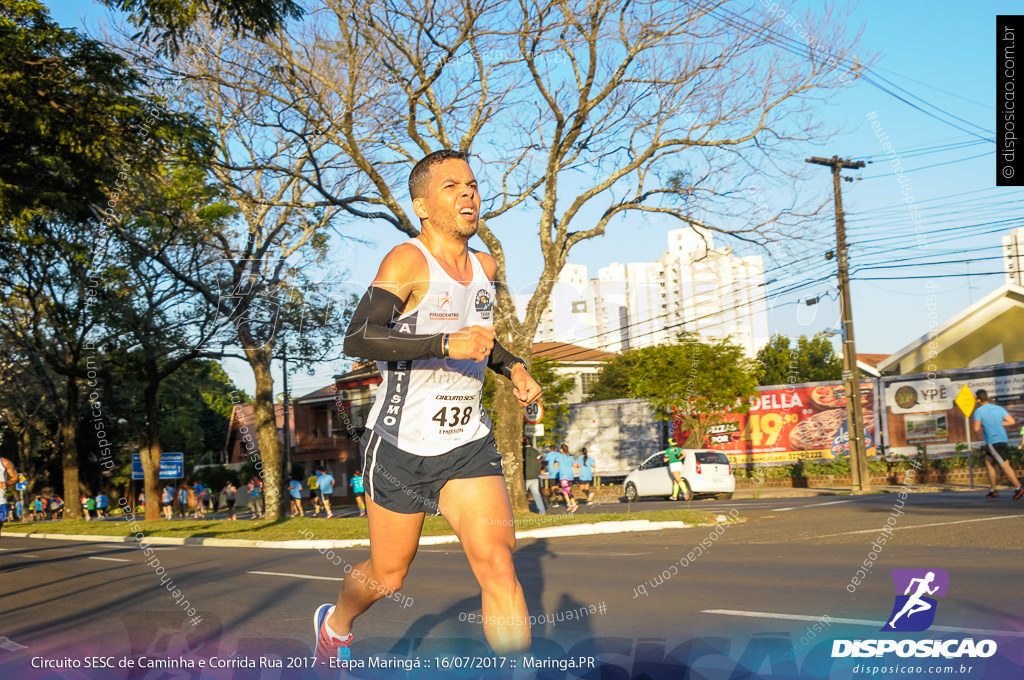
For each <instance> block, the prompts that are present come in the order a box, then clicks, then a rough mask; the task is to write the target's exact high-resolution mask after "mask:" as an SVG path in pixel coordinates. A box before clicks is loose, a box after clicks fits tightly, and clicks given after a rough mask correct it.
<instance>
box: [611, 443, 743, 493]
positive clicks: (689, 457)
mask: <svg viewBox="0 0 1024 680" xmlns="http://www.w3.org/2000/svg"><path fill="white" fill-rule="evenodd" d="M683 453H684V454H685V456H686V457H685V458H684V459H683V474H682V477H683V485H684V486H683V493H682V494H681V495H680V498H682V499H684V500H689V499H690V498H692V497H693V496H694V495H699V494H708V495H714V496H717V497H718V498H724V499H729V498H732V494H733V492H734V491H735V490H736V477H735V476H734V475H733V474H732V465H731V464H730V463H729V457H728V456H726V455H725V454H724V453H722V452H721V451H710V450H708V449H683ZM622 488H623V490H624V491H625V493H626V500H627V501H635V500H637V499H639V498H643V497H645V496H655V497H657V496H660V497H662V498H668V497H669V496H671V495H672V475H671V473H669V470H668V463H667V462H665V452H664V451H658V452H657V453H656V454H654V455H653V456H651V457H650V458H648V459H647V460H645V461H644V462H643V463H641V464H640V467H638V468H637V469H636V470H633V471H632V472H630V473H629V474H628V475H626V479H625V480H624V481H623V482H622Z"/></svg>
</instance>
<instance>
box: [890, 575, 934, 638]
mask: <svg viewBox="0 0 1024 680" xmlns="http://www.w3.org/2000/svg"><path fill="white" fill-rule="evenodd" d="M889 574H890V575H891V576H892V580H893V583H894V585H895V586H896V593H897V595H896V602H895V604H893V607H892V614H890V615H889V622H888V623H886V624H885V626H884V627H883V628H882V630H898V631H904V632H913V631H922V630H927V629H928V628H929V627H930V626H931V625H932V623H933V622H934V621H935V608H936V606H937V605H938V602H937V601H936V600H935V599H933V598H931V597H928V596H929V595H937V596H938V597H945V596H946V588H947V587H949V574H948V573H946V571H945V570H943V569H893V570H892V571H890V572H889ZM901 592H902V593H903V594H902V595H900V594H899V593H901Z"/></svg>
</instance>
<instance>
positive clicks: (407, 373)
mask: <svg viewBox="0 0 1024 680" xmlns="http://www.w3.org/2000/svg"><path fill="white" fill-rule="evenodd" d="M408 243H411V244H413V245H414V246H416V247H417V248H419V249H420V252H422V253H423V257H425V258H426V260H427V266H428V267H429V271H430V285H429V288H428V290H427V294H426V295H425V296H424V297H423V299H422V300H420V302H419V304H417V305H416V307H414V308H413V309H411V310H409V311H408V312H406V313H404V314H403V315H402V316H401V317H399V318H398V319H396V320H394V321H393V322H392V330H393V332H395V333H397V334H409V335H433V334H435V333H454V332H456V331H458V330H459V329H461V328H464V327H465V326H491V325H493V324H494V284H492V283H491V280H490V279H489V278H488V277H487V274H486V273H484V268H483V266H482V265H481V264H480V261H479V259H477V257H476V255H474V254H473V253H470V255H469V259H470V262H472V266H473V280H472V281H471V282H470V283H469V285H466V286H464V285H462V284H461V283H459V282H458V281H456V280H455V279H453V278H452V277H451V276H449V275H448V272H446V271H445V270H444V268H443V267H441V265H440V264H439V263H438V261H437V260H436V259H434V256H433V255H431V254H430V252H429V251H428V250H427V248H426V246H424V245H423V243H421V242H420V240H419V239H411V240H409V241H408ZM377 369H378V370H379V371H380V374H381V377H382V378H383V381H382V382H381V384H380V386H379V387H378V388H377V395H376V397H375V398H374V402H373V407H372V408H371V409H370V414H369V415H368V416H367V427H368V428H369V429H371V430H373V431H374V432H376V433H377V434H378V435H380V437H381V438H382V439H384V440H386V441H388V442H390V443H391V444H392V445H394V446H397V447H398V448H400V449H402V450H403V451H406V452H408V453H412V454H415V455H418V456H439V455H441V454H443V453H447V452H449V451H451V450H452V449H454V448H457V447H459V446H462V445H463V444H466V443H467V442H471V441H474V440H477V439H480V438H481V437H484V436H486V435H487V434H488V433H489V432H490V430H491V419H490V418H489V417H488V415H487V414H486V413H484V412H483V411H482V409H481V405H480V395H481V392H482V390H483V384H484V372H485V371H486V370H487V361H473V360H471V359H441V358H431V359H416V360H412V361H378V362H377Z"/></svg>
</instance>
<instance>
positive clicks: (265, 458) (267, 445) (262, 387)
mask: <svg viewBox="0 0 1024 680" xmlns="http://www.w3.org/2000/svg"><path fill="white" fill-rule="evenodd" d="M245 355H246V357H247V358H248V360H249V365H250V366H251V367H252V372H253V376H254V377H255V378H256V396H255V403H254V404H253V412H254V415H255V417H256V433H257V439H258V440H259V450H258V455H257V456H255V457H253V453H256V452H250V453H249V457H250V459H251V460H254V462H255V463H256V472H257V474H259V475H260V478H261V479H262V480H263V494H264V498H263V502H264V505H265V506H266V514H267V519H269V520H276V519H281V517H282V516H283V512H282V502H283V500H284V497H283V494H282V491H283V486H282V484H281V465H282V464H283V463H282V461H281V444H280V442H279V441H278V439H277V422H276V420H275V418H274V378H273V376H272V375H271V374H270V354H269V353H268V352H267V351H266V350H265V349H250V348H246V350H245Z"/></svg>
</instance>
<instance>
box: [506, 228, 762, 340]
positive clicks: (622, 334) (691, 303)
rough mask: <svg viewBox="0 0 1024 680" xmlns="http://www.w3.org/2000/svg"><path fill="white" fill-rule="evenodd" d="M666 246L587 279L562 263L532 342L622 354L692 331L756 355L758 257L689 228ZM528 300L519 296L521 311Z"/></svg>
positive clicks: (759, 294) (671, 236)
mask: <svg viewBox="0 0 1024 680" xmlns="http://www.w3.org/2000/svg"><path fill="white" fill-rule="evenodd" d="M668 246H669V248H668V250H666V251H665V252H664V253H663V255H662V258H661V259H660V260H656V261H654V262H632V263H629V264H619V263H612V264H610V265H608V266H607V267H602V268H601V269H600V270H598V275H597V278H594V279H589V280H588V278H587V268H586V267H585V266H583V265H574V264H567V265H566V266H565V268H564V269H563V270H562V274H561V275H560V276H559V280H558V281H557V282H556V283H555V285H554V288H553V289H552V294H551V300H550V302H549V304H548V308H547V309H546V310H545V312H544V314H543V315H542V317H541V323H540V325H539V326H538V328H537V335H536V336H535V338H534V341H535V342H566V343H572V344H575V345H580V346H582V347H590V348H594V349H603V350H605V351H609V352H620V351H623V350H626V349H636V348H638V347H647V346H651V345H657V344H663V343H671V342H673V341H674V340H675V339H676V336H677V335H678V334H679V333H680V332H682V331H690V332H695V333H698V334H699V335H701V336H703V337H705V338H708V339H720V338H725V337H729V338H731V339H732V341H733V342H735V343H736V344H738V345H739V346H740V347H742V348H743V349H744V351H745V353H746V354H747V355H748V356H751V357H753V356H754V355H755V354H756V352H757V350H758V348H759V347H760V346H761V345H763V344H764V342H765V341H766V340H767V338H768V310H767V304H766V303H765V301H764V299H763V298H764V297H765V293H766V291H765V288H764V266H763V264H762V262H761V257H760V256H749V257H737V256H735V255H733V253H732V248H719V249H716V248H715V247H714V240H713V236H712V234H711V233H710V232H705V231H703V230H697V229H694V228H687V229H676V230H674V231H670V232H669V233H668ZM528 299H529V298H528V296H519V297H517V306H519V308H520V313H521V311H522V309H523V308H524V307H525V305H526V301H527V300H528Z"/></svg>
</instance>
